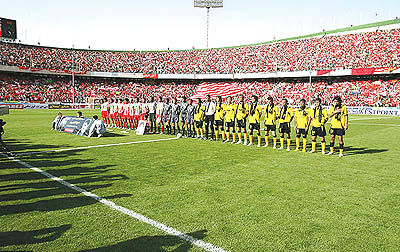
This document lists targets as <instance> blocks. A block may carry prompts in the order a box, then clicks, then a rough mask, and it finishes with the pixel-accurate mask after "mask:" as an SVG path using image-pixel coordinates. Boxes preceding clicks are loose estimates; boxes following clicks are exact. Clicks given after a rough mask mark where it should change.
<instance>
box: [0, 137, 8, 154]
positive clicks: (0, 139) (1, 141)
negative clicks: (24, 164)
mask: <svg viewBox="0 0 400 252" xmlns="http://www.w3.org/2000/svg"><path fill="white" fill-rule="evenodd" d="M0 144H1V146H2V147H3V149H4V150H5V151H6V152H10V151H9V150H8V148H7V146H6V144H5V143H4V142H3V139H2V138H1V133H0Z"/></svg>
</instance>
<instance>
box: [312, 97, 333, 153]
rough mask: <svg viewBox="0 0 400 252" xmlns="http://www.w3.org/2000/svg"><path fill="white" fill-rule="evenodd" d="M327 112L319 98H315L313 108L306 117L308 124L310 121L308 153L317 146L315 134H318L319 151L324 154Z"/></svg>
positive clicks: (313, 150)
mask: <svg viewBox="0 0 400 252" xmlns="http://www.w3.org/2000/svg"><path fill="white" fill-rule="evenodd" d="M328 118H329V116H328V112H326V109H324V108H323V107H322V106H321V99H320V98H317V99H315V104H314V108H313V109H311V113H310V117H309V119H308V122H309V125H310V123H311V127H312V128H311V136H312V145H311V146H312V147H311V151H310V153H314V152H315V151H316V148H317V136H319V138H320V140H321V149H322V151H321V153H322V155H324V154H325V148H326V143H325V136H326V130H325V123H326V122H327V121H328Z"/></svg>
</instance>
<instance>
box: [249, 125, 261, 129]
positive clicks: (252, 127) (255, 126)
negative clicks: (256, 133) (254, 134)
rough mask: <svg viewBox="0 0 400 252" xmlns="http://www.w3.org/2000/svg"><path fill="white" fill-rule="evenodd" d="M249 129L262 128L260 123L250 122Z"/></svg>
mask: <svg viewBox="0 0 400 252" xmlns="http://www.w3.org/2000/svg"><path fill="white" fill-rule="evenodd" d="M249 129H250V130H260V123H250V125H249Z"/></svg>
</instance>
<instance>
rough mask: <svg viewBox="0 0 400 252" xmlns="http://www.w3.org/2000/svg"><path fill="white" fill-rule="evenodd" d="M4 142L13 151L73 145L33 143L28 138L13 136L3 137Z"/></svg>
mask: <svg viewBox="0 0 400 252" xmlns="http://www.w3.org/2000/svg"><path fill="white" fill-rule="evenodd" d="M3 141H4V143H5V144H6V145H7V147H8V149H9V150H10V151H11V152H18V151H28V150H30V151H33V150H42V149H57V148H60V147H71V146H70V145H50V144H33V143H31V142H29V140H27V139H13V138H5V139H3Z"/></svg>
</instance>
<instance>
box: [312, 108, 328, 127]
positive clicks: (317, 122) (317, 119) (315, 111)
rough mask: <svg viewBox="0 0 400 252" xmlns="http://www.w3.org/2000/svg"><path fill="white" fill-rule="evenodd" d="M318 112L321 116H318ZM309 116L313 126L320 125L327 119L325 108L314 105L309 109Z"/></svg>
mask: <svg viewBox="0 0 400 252" xmlns="http://www.w3.org/2000/svg"><path fill="white" fill-rule="evenodd" d="M320 113H321V118H320ZM310 117H311V125H312V126H313V127H321V126H323V125H324V124H325V123H326V121H328V118H329V116H328V112H326V109H324V108H323V107H321V106H320V107H319V108H317V107H315V108H313V109H311V111H310Z"/></svg>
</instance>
